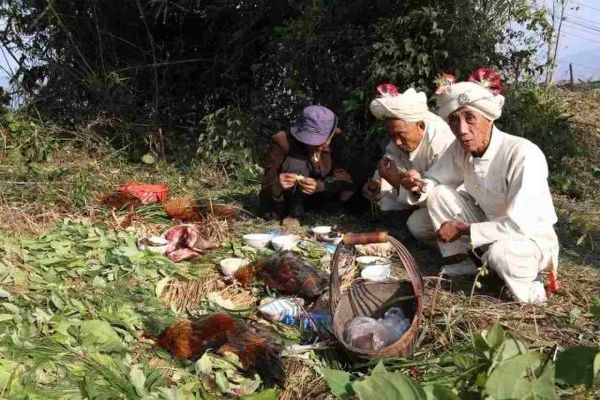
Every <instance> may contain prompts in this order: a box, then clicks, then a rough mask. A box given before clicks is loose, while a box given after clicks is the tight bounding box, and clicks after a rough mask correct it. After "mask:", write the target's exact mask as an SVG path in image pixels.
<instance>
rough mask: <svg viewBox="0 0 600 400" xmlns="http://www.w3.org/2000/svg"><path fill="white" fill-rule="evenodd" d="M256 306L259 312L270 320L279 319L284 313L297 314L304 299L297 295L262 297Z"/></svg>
mask: <svg viewBox="0 0 600 400" xmlns="http://www.w3.org/2000/svg"><path fill="white" fill-rule="evenodd" d="M261 303H262V304H261V305H260V306H258V310H259V311H260V313H261V314H262V315H263V316H264V317H265V318H267V319H270V320H271V321H280V320H282V319H283V317H285V316H286V315H291V316H294V317H295V316H297V315H298V314H299V311H300V310H299V307H298V305H300V306H303V305H304V300H303V299H300V298H297V297H287V298H280V299H264V301H263V302H261Z"/></svg>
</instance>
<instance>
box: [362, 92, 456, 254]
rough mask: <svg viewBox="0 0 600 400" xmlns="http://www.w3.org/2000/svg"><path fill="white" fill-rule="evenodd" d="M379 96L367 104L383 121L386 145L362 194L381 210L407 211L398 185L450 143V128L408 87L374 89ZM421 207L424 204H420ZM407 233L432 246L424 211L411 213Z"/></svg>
mask: <svg viewBox="0 0 600 400" xmlns="http://www.w3.org/2000/svg"><path fill="white" fill-rule="evenodd" d="M377 89H378V91H379V92H380V94H381V97H379V98H376V99H375V100H373V101H372V102H371V105H370V109H371V113H372V114H373V116H375V118H377V119H381V120H385V124H386V125H385V126H386V130H387V131H388V133H389V135H390V142H389V144H388V145H387V147H386V149H385V155H384V156H383V158H382V159H381V161H380V162H379V169H378V171H377V172H376V173H375V175H374V177H373V180H372V181H371V182H370V183H367V184H365V185H364V187H363V195H364V196H365V197H366V198H367V199H369V200H371V201H374V200H376V199H379V201H380V203H379V204H380V208H381V210H382V211H384V212H385V211H401V210H410V209H413V208H414V206H413V205H411V204H409V203H408V195H409V192H408V191H406V189H404V188H403V187H402V186H401V184H400V182H401V180H402V177H403V174H404V173H405V172H406V171H408V170H416V171H419V172H420V173H424V172H426V171H428V170H429V168H431V167H432V166H433V165H434V164H435V163H436V161H437V160H438V159H439V158H440V157H441V156H442V154H444V152H445V151H446V149H447V148H448V146H450V144H451V143H452V142H454V135H453V134H452V131H451V130H450V127H449V126H448V125H447V124H446V123H445V122H444V121H443V120H442V119H441V118H440V117H438V116H437V115H435V114H433V113H431V112H429V110H428V108H427V97H426V96H425V93H422V92H417V91H416V90H415V89H413V88H410V89H408V90H406V91H405V92H404V93H402V94H398V92H397V90H396V88H395V86H393V85H390V84H384V85H380V86H378V88H377ZM423 206H424V203H423ZM406 224H407V227H408V229H409V231H410V232H411V233H412V234H413V235H414V236H415V237H419V238H420V239H421V240H425V241H427V242H430V243H433V244H435V238H436V237H435V232H433V229H432V228H431V222H430V219H429V215H428V214H427V210H426V209H425V208H424V207H423V208H420V209H417V210H415V211H414V212H413V213H412V214H411V216H410V217H409V219H408V221H407V222H406Z"/></svg>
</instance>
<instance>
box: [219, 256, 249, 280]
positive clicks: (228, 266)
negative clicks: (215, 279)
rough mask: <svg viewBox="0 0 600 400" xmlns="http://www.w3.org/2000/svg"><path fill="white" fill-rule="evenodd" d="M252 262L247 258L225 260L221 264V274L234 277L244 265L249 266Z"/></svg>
mask: <svg viewBox="0 0 600 400" xmlns="http://www.w3.org/2000/svg"><path fill="white" fill-rule="evenodd" d="M249 263H250V261H248V260H246V259H245V258H224V259H223V260H221V261H220V262H219V266H220V267H221V272H223V275H225V276H232V275H233V274H235V271H237V270H238V269H240V268H241V267H243V266H244V265H248V264H249Z"/></svg>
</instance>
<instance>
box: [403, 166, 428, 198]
mask: <svg viewBox="0 0 600 400" xmlns="http://www.w3.org/2000/svg"><path fill="white" fill-rule="evenodd" d="M400 184H401V185H402V187H403V188H404V189H406V190H408V191H409V192H413V193H415V194H419V193H421V190H422V189H423V181H422V180H421V174H420V173H419V171H417V170H415V169H409V170H408V171H406V172H405V173H404V174H402V179H401V180H400Z"/></svg>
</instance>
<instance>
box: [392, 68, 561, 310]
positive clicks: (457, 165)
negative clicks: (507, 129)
mask: <svg viewBox="0 0 600 400" xmlns="http://www.w3.org/2000/svg"><path fill="white" fill-rule="evenodd" d="M500 92H501V81H500V77H499V75H498V74H497V73H496V72H494V71H492V70H489V69H480V70H477V71H475V72H474V73H473V74H471V76H470V78H469V81H467V82H460V83H454V82H453V80H450V81H448V82H446V85H444V86H442V87H440V88H439V89H438V90H437V92H436V94H437V99H438V106H439V115H440V116H441V117H442V118H444V119H446V120H448V122H449V125H450V128H451V129H452V131H453V132H454V134H455V135H456V138H457V141H456V142H455V143H454V144H453V145H452V146H451V147H450V148H449V149H448V151H447V152H446V153H445V154H444V156H443V157H442V158H441V159H440V160H439V161H438V163H437V164H436V165H435V166H434V167H433V168H431V169H430V170H429V171H427V172H426V173H425V174H424V178H423V181H420V179H421V174H420V173H419V172H418V171H415V170H412V171H409V172H408V173H407V176H406V177H405V179H404V180H403V182H402V184H403V186H404V187H405V188H407V189H408V190H410V191H411V192H412V193H411V202H413V203H423V202H426V204H427V209H428V211H429V215H430V216H431V222H432V224H433V226H432V229H433V230H435V231H436V234H437V238H438V242H439V247H440V250H441V252H442V255H443V256H453V255H457V254H465V253H467V252H468V251H469V250H471V249H478V250H479V252H480V254H482V261H483V263H484V264H487V265H488V266H489V267H490V268H491V269H492V270H494V271H495V272H496V273H497V274H498V276H499V277H500V278H502V279H503V280H504V281H505V283H506V284H507V286H508V287H509V288H510V290H511V291H512V293H513V294H514V296H515V298H516V299H517V300H518V301H519V302H522V303H539V302H543V301H545V300H546V293H545V290H544V286H543V284H542V282H541V281H540V280H539V278H538V273H539V272H540V271H541V270H544V269H552V270H553V272H555V270H556V268H557V265H558V247H559V246H558V239H557V236H556V234H555V232H554V229H553V225H554V224H555V223H556V221H557V218H556V213H555V211H554V206H553V204H552V197H551V195H550V190H549V187H548V181H547V179H548V166H547V164H546V159H545V157H544V154H543V153H542V152H541V150H540V149H539V148H538V147H537V146H536V145H535V144H533V143H531V142H530V141H529V140H527V139H523V138H521V137H517V136H512V135H509V134H507V133H504V132H502V131H501V130H499V129H498V128H497V127H496V126H495V125H494V121H495V120H496V119H498V118H499V117H500V115H501V114H502V107H503V105H504V97H503V96H502V95H501V94H500ZM462 185H464V190H457V188H458V187H459V186H462ZM425 239H427V238H425ZM443 272H445V273H446V274H448V275H450V276H458V275H474V274H476V273H477V267H476V266H475V265H474V264H473V263H472V261H471V260H469V259H468V258H466V259H465V260H464V261H462V262H460V263H458V264H454V265H449V266H446V267H444V270H443Z"/></svg>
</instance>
